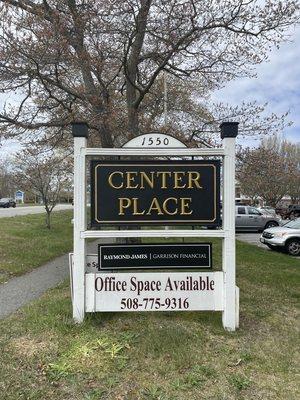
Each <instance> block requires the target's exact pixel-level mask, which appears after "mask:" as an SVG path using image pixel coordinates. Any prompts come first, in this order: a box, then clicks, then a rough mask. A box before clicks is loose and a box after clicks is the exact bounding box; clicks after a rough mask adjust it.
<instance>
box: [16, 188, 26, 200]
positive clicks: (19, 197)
mask: <svg viewBox="0 0 300 400" xmlns="http://www.w3.org/2000/svg"><path fill="white" fill-rule="evenodd" d="M15 200H16V201H17V200H20V201H21V202H23V201H24V192H22V191H21V190H17V191H16V194H15Z"/></svg>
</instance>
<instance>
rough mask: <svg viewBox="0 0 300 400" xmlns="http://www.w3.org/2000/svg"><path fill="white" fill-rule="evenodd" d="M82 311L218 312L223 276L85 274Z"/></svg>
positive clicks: (214, 273)
mask: <svg viewBox="0 0 300 400" xmlns="http://www.w3.org/2000/svg"><path fill="white" fill-rule="evenodd" d="M85 282H86V311H87V312H95V311H196V310H208V311H222V310H223V272H222V271H217V272H207V273H204V272H190V273H189V272H176V273H167V272H163V273H136V274H133V273H113V274H112V273H101V274H91V273H90V274H89V273H88V274H86V275H85Z"/></svg>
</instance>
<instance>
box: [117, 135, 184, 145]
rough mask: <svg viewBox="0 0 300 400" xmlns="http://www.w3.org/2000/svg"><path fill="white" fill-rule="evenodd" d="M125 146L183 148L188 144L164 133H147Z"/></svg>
mask: <svg viewBox="0 0 300 400" xmlns="http://www.w3.org/2000/svg"><path fill="white" fill-rule="evenodd" d="M123 147H127V148H134V147H138V148H149V147H150V148H166V147H168V148H176V149H178V148H182V147H186V145H185V144H184V143H182V142H180V140H178V139H176V138H174V137H173V136H170V135H165V134H164V133H147V134H145V135H140V136H137V137H135V138H133V139H131V140H129V141H128V142H127V143H125V144H124V146H123Z"/></svg>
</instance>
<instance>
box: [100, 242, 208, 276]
mask: <svg viewBox="0 0 300 400" xmlns="http://www.w3.org/2000/svg"><path fill="white" fill-rule="evenodd" d="M98 255H99V258H98V260H99V262H98V265H99V267H100V270H128V269H174V268H177V269H184V268H193V269H194V268H195V269H197V268H211V265H212V262H211V243H189V244H187V243H182V244H181V243H179V244H170V243H166V244H161V243H160V244H146V245H145V244H142V245H139V244H131V245H128V244H127V245H122V244H121V245H115V244H114V245H101V244H99V245H98Z"/></svg>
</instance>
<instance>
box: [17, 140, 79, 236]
mask: <svg viewBox="0 0 300 400" xmlns="http://www.w3.org/2000/svg"><path fill="white" fill-rule="evenodd" d="M70 170H71V163H70V159H69V158H68V155H66V154H57V153H55V152H54V151H53V150H49V149H45V148H44V149H41V148H40V146H36V147H30V148H26V149H24V150H23V151H22V152H20V153H18V154H17V155H16V156H15V162H14V180H15V182H17V183H18V185H19V187H20V188H22V189H23V190H29V191H32V192H35V193H36V194H37V195H39V196H40V197H41V199H42V202H43V204H44V206H45V210H46V221H45V222H46V226H47V228H48V229H50V227H51V212H52V211H53V209H54V207H55V206H56V204H57V201H58V199H59V195H60V193H61V191H62V190H63V188H64V186H65V185H68V184H69V182H70V179H71V173H70Z"/></svg>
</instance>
